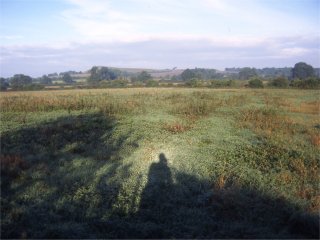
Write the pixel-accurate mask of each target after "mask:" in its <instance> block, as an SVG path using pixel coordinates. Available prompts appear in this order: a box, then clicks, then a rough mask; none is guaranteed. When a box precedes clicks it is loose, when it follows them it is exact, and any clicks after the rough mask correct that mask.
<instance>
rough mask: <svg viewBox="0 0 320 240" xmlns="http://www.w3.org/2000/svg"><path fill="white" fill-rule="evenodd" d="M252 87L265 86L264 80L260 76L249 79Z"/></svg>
mask: <svg viewBox="0 0 320 240" xmlns="http://www.w3.org/2000/svg"><path fill="white" fill-rule="evenodd" d="M249 87H251V88H263V82H262V81H261V80H260V79H259V78H253V79H251V80H250V81H249Z"/></svg>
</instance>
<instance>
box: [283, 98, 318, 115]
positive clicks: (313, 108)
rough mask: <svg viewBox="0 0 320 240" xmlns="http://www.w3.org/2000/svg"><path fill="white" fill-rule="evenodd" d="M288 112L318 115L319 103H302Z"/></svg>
mask: <svg viewBox="0 0 320 240" xmlns="http://www.w3.org/2000/svg"><path fill="white" fill-rule="evenodd" d="M289 110H290V111H291V112H297V113H306V114H320V101H310V102H302V103H300V104H299V105H298V106H295V107H291V108H290V109H289Z"/></svg>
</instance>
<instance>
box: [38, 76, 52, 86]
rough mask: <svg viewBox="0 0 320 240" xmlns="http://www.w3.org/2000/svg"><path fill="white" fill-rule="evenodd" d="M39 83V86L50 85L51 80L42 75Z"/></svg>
mask: <svg viewBox="0 0 320 240" xmlns="http://www.w3.org/2000/svg"><path fill="white" fill-rule="evenodd" d="M40 83H41V84H45V85H47V84H52V79H51V78H49V77H48V76H47V75H43V76H42V77H41V78H40Z"/></svg>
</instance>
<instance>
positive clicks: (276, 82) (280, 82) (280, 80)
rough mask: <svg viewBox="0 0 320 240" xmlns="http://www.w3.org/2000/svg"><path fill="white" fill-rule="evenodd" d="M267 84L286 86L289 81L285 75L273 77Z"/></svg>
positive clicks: (279, 86)
mask: <svg viewBox="0 0 320 240" xmlns="http://www.w3.org/2000/svg"><path fill="white" fill-rule="evenodd" d="M269 85H270V86H272V87H278V88H286V87H288V86H289V81H288V79H287V78H285V77H277V78H275V79H273V80H272V82H271V83H270V84H269Z"/></svg>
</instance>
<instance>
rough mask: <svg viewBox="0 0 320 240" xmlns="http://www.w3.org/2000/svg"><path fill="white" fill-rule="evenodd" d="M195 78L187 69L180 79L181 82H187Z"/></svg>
mask: <svg viewBox="0 0 320 240" xmlns="http://www.w3.org/2000/svg"><path fill="white" fill-rule="evenodd" d="M195 78H196V74H195V73H194V72H193V71H192V70H190V69H189V68H187V69H186V70H184V71H183V72H182V73H181V79H182V80H183V81H189V80H191V79H195Z"/></svg>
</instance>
